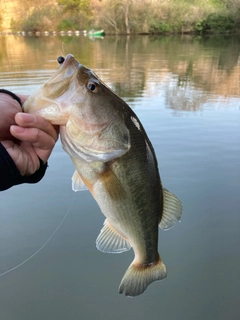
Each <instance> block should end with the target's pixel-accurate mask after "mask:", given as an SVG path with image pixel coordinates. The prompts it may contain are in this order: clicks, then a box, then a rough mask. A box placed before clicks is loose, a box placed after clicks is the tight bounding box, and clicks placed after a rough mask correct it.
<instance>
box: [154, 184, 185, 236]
mask: <svg viewBox="0 0 240 320" xmlns="http://www.w3.org/2000/svg"><path fill="white" fill-rule="evenodd" d="M181 216H182V203H181V202H180V201H179V200H178V198H177V197H176V196H175V195H174V194H173V193H171V192H170V191H168V190H167V189H165V188H163V214H162V219H161V221H160V223H159V227H160V228H161V229H163V230H168V229H170V228H171V227H173V226H174V225H175V220H178V221H180V219H181Z"/></svg>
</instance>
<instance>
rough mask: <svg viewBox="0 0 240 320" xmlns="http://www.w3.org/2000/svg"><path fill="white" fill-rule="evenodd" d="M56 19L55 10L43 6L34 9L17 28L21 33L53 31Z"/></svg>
mask: <svg viewBox="0 0 240 320" xmlns="http://www.w3.org/2000/svg"><path fill="white" fill-rule="evenodd" d="M57 19H58V11H57V8H53V7H52V6H45V7H43V8H35V9H33V10H32V12H31V13H30V14H29V15H28V16H27V17H26V18H25V19H24V20H23V21H22V22H21V23H20V25H19V26H18V27H19V28H20V30H23V31H26V32H28V31H32V32H36V31H45V30H48V31H51V30H55V27H56V21H57Z"/></svg>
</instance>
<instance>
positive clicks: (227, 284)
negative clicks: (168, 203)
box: [0, 36, 240, 320]
mask: <svg viewBox="0 0 240 320" xmlns="http://www.w3.org/2000/svg"><path fill="white" fill-rule="evenodd" d="M0 44H1V46H0V87H3V88H6V89H9V90H12V91H14V92H19V93H24V94H31V93H34V92H35V91H36V90H37V89H38V88H39V87H40V86H41V85H42V84H43V83H44V82H45V81H46V80H47V79H48V78H49V77H50V76H51V75H52V74H53V72H54V71H55V70H56V69H57V68H58V64H57V62H56V59H57V57H58V56H59V55H61V54H67V53H72V54H73V55H74V56H75V57H76V59H77V60H79V61H80V62H81V63H82V64H84V65H86V66H87V67H89V68H92V69H93V70H94V71H95V72H96V73H97V74H98V75H99V76H100V77H101V78H102V80H103V81H104V82H105V83H106V84H107V85H108V86H110V87H111V88H112V89H113V90H114V91H115V92H116V93H117V94H118V95H120V96H121V97H122V98H123V99H124V100H125V101H127V102H128V103H129V105H130V106H131V107H132V108H133V109H134V111H135V112H136V114H137V115H138V117H139V118H140V120H141V121H142V123H143V125H144V127H145V129H146V131H147V133H148V135H149V138H150V140H151V141H152V143H153V146H154V148H155V151H156V155H157V158H158V162H159V170H160V175H161V179H162V182H163V185H164V186H165V187H166V188H167V189H169V190H170V191H171V192H173V193H175V194H176V195H177V196H178V197H179V199H180V200H181V201H182V203H183V216H182V221H181V223H178V224H177V225H176V226H175V227H174V228H172V229H171V230H169V231H166V232H164V231H161V230H160V236H159V252H160V254H161V257H162V259H163V261H164V262H165V264H166V266H167V268H168V277H167V278H166V279H164V280H162V281H160V282H155V283H153V284H151V285H150V286H149V287H148V289H147V290H146V291H145V292H144V293H143V294H142V295H141V296H139V297H136V298H134V299H130V298H127V297H125V296H122V295H119V294H118V286H119V283H120V281H121V279H122V276H123V274H124V272H125V270H126V269H127V267H128V266H129V264H130V263H131V261H132V259H133V251H132V250H131V251H129V252H127V253H122V254H119V255H111V254H104V253H101V252H99V251H98V250H97V249H96V247H95V239H96V238H97V236H98V234H99V232H100V229H101V228H102V223H103V221H104V216H103V215H102V214H101V212H100V209H99V208H98V206H97V204H96V202H95V201H94V199H93V198H92V196H91V195H90V193H89V192H88V191H85V192H79V193H76V194H75V193H74V192H73V191H72V190H71V176H72V174H73V171H74V168H73V165H72V163H71V161H70V159H69V158H68V156H67V155H66V154H65V153H64V151H63V150H62V148H61V144H60V142H58V143H57V145H56V147H55V149H54V151H53V153H52V156H51V158H50V160H49V168H48V170H47V173H46V175H45V177H44V179H43V180H42V181H41V182H40V183H38V184H36V185H22V186H17V187H13V188H11V189H10V190H7V191H4V192H1V193H0V318H1V319H4V320H5V319H6V320H15V319H16V320H32V319H34V320H42V319H51V320H55V319H56V320H65V319H74V320H76V319H90V320H92V319H93V320H95V319H97V320H101V319H104V320H105V319H114V320H122V319H132V320H133V319H138V320H141V319H151V320H157V319H164V320H182V319H183V320H193V319H194V320H198V319H205V320H208V319H209V320H210V319H211V320H212V319H218V320H219V319H220V320H224V319H228V320H237V319H239V318H240V304H239V297H240V273H239V270H240V269H239V265H240V194H239V190H240V160H239V159H240V99H239V93H240V76H239V75H240V55H239V54H240V38H239V37H234V36H214V37H205V38H201V37H190V36H184V37H181V36H179V37H170V36H169V37H150V36H136V37H125V36H123V37H110V36H107V37H105V38H104V39H96V40H95V41H92V40H91V39H89V38H85V37H83V36H79V37H38V38H35V37H15V36H6V37H3V36H1V37H0ZM63 44H64V45H63ZM25 260H27V261H26V262H25V263H23V262H24V261H25Z"/></svg>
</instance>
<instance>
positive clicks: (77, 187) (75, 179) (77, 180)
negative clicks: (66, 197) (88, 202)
mask: <svg viewBox="0 0 240 320" xmlns="http://www.w3.org/2000/svg"><path fill="white" fill-rule="evenodd" d="M72 189H73V191H75V192H77V191H85V190H88V188H87V186H86V185H85V183H84V182H83V181H82V178H81V176H80V175H79V173H78V172H77V170H76V171H75V172H74V174H73V176H72Z"/></svg>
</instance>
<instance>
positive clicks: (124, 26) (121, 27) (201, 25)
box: [0, 0, 240, 34]
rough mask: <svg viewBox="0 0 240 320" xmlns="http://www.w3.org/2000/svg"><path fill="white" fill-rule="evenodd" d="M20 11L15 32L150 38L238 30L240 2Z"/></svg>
mask: <svg viewBox="0 0 240 320" xmlns="http://www.w3.org/2000/svg"><path fill="white" fill-rule="evenodd" d="M19 10H21V11H22V14H21V18H19V19H16V18H15V17H12V19H11V28H12V30H13V31H18V30H23V31H26V32H28V31H31V32H36V31H40V32H41V31H46V30H47V31H60V30H64V31H67V30H89V29H92V28H94V29H104V30H105V32H106V33H107V34H132V33H136V34H142V33H150V34H151V33H224V32H236V31H239V30H240V0H201V1H199V0H57V1H54V0H52V1H49V0H21V8H20V9H19ZM22 17H24V18H22ZM0 18H1V17H0ZM0 20H1V19H0Z"/></svg>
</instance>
